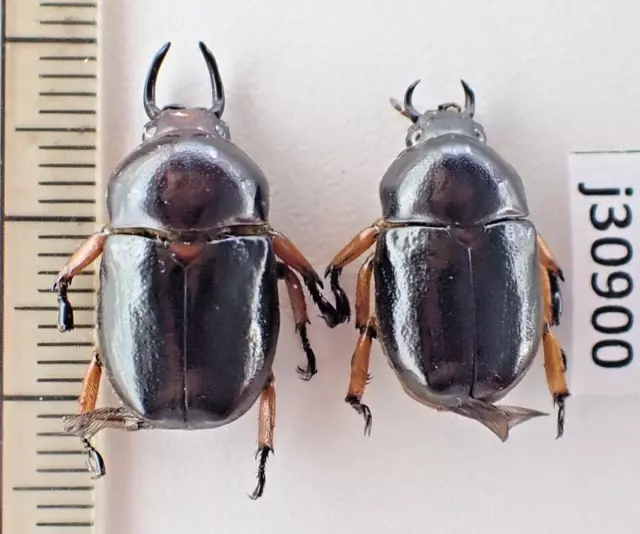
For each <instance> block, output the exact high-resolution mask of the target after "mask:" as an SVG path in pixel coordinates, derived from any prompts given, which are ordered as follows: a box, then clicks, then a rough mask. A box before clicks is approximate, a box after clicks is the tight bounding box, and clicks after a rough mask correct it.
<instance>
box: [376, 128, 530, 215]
mask: <svg viewBox="0 0 640 534" xmlns="http://www.w3.org/2000/svg"><path fill="white" fill-rule="evenodd" d="M380 200H381V203H382V213H383V216H384V218H385V219H386V220H387V221H391V222H405V223H410V222H412V223H423V224H432V225H449V224H451V225H457V226H471V225H479V224H486V223H489V222H492V221H495V220H498V219H505V218H514V217H526V216H527V215H528V214H529V209H528V206H527V200H526V196H525V192H524V187H523V184H522V180H521V179H520V177H519V176H518V174H517V172H516V171H515V169H513V167H511V165H509V164H508V163H507V162H506V161H504V160H503V159H502V157H501V156H500V155H499V154H497V153H496V152H495V151H494V150H493V149H492V148H491V147H489V146H487V145H486V144H484V143H481V142H480V141H477V140H475V139H473V138H471V137H468V136H463V135H460V134H445V135H441V136H438V137H436V138H433V139H430V140H428V141H426V142H424V143H421V144H418V145H416V146H415V147H413V148H408V149H407V150H405V151H404V152H402V153H401V154H400V155H399V156H398V158H397V159H396V160H395V161H394V162H393V163H392V164H391V166H390V167H389V169H388V170H387V172H386V173H385V175H384V176H383V178H382V181H381V183H380Z"/></svg>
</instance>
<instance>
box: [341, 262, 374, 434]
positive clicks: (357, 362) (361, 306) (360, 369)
mask: <svg viewBox="0 0 640 534" xmlns="http://www.w3.org/2000/svg"><path fill="white" fill-rule="evenodd" d="M373 258H374V254H371V255H369V257H368V258H367V259H366V260H365V262H364V263H363V264H362V267H360V270H359V271H358V281H357V286H356V328H357V329H358V330H359V331H360V336H359V337H358V341H357V344H356V348H355V351H354V352H353V356H352V357H351V378H350V380H349V390H348V392H347V396H346V397H345V399H344V400H345V402H347V403H349V404H350V405H351V406H352V407H353V409H354V410H356V411H357V412H358V413H359V414H360V415H361V416H362V417H364V421H365V427H364V432H365V434H366V435H369V434H370V433H371V410H370V409H369V407H368V406H367V405H366V404H362V402H361V401H362V396H363V395H364V390H365V388H366V386H367V384H368V383H369V381H370V379H371V377H370V375H369V359H370V356H371V343H372V340H373V339H375V338H376V336H377V331H376V330H377V329H376V318H375V316H374V315H371V312H370V300H371V295H370V293H371V277H372V275H373Z"/></svg>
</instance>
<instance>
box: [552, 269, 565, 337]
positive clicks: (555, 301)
mask: <svg viewBox="0 0 640 534" xmlns="http://www.w3.org/2000/svg"><path fill="white" fill-rule="evenodd" d="M560 274H561V272H560V273H555V272H553V271H549V285H550V289H551V325H552V326H558V325H559V324H560V317H561V315H562V293H561V292H560V284H559V283H558V279H560V280H562V279H563V278H562V277H561V276H560Z"/></svg>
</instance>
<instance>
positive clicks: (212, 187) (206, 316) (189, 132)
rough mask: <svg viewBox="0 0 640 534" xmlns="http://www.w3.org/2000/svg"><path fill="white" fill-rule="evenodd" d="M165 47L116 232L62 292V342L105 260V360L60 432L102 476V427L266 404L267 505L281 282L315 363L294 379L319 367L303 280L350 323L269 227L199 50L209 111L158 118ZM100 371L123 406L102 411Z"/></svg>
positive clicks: (85, 255)
mask: <svg viewBox="0 0 640 534" xmlns="http://www.w3.org/2000/svg"><path fill="white" fill-rule="evenodd" d="M169 46H170V43H167V44H165V45H164V46H163V47H162V48H161V49H160V51H159V52H158V53H157V54H156V56H155V57H154V59H153V62H152V65H151V67H150V70H149V72H148V75H147V80H146V84H145V92H144V107H145V110H146V112H147V115H148V116H149V119H150V121H149V122H148V123H147V124H146V126H145V128H144V134H143V139H142V143H141V144H140V145H139V146H138V147H137V148H136V149H135V150H134V151H133V152H132V153H131V154H130V155H129V156H127V157H126V158H125V159H124V160H123V161H122V162H121V163H120V164H119V166H118V167H117V168H116V169H115V171H114V172H113V174H112V175H111V177H110V180H109V183H108V190H107V196H106V202H107V207H108V214H109V221H110V222H109V224H108V225H107V226H106V227H104V228H103V229H102V230H101V231H99V232H97V233H95V234H94V235H93V236H91V237H90V238H89V239H88V240H87V241H86V242H85V243H84V244H83V245H82V246H81V247H80V248H79V249H78V250H77V252H76V253H75V254H74V255H73V256H72V257H71V258H70V259H69V261H68V262H67V264H66V265H65V266H64V267H63V269H62V270H61V271H60V273H59V274H58V277H57V280H56V282H55V284H54V291H56V292H57V294H58V302H59V318H58V323H59V325H58V326H59V329H60V330H61V331H63V332H66V331H69V330H71V329H73V310H72V308H71V305H70V303H69V301H68V298H67V291H68V288H69V285H70V284H71V281H72V279H73V277H74V276H75V275H77V274H78V273H79V272H80V271H81V270H82V269H84V268H85V267H86V266H88V265H89V264H90V263H91V262H93V261H94V260H95V259H97V258H98V256H100V255H102V259H101V262H100V287H99V292H98V306H97V327H98V340H99V349H98V348H97V349H96V350H95V351H94V354H93V358H92V360H91V363H90V364H89V368H88V370H87V372H86V374H85V378H84V382H83V386H82V393H81V395H80V398H79V413H78V414H76V415H73V416H69V417H66V418H65V419H64V422H63V424H64V429H65V431H66V432H68V433H70V434H73V435H77V436H79V437H80V438H81V439H82V441H83V443H84V447H85V450H86V452H87V454H88V466H89V470H90V472H91V474H92V476H93V477H94V478H98V477H100V476H102V475H104V473H105V467H104V462H103V459H102V457H101V456H100V454H99V453H98V452H97V451H96V450H95V449H94V448H93V446H92V445H91V444H90V442H89V439H90V438H91V437H92V436H94V435H95V434H96V433H97V432H98V431H100V430H101V429H103V428H120V429H125V430H140V429H150V428H158V429H206V428H214V427H219V426H221V425H225V424H228V423H231V422H232V421H234V420H236V419H237V418H239V417H241V416H242V415H244V414H245V413H246V412H247V411H248V410H249V409H250V408H251V407H252V406H253V405H254V403H255V402H256V401H257V400H258V398H260V406H259V449H258V453H257V457H258V458H259V470H258V484H257V487H256V489H255V491H254V493H253V494H252V495H251V496H252V498H257V497H259V496H261V495H262V492H263V490H264V485H265V468H266V461H267V457H268V455H269V453H270V452H271V451H272V450H273V432H274V425H275V389H274V375H273V372H272V364H273V361H274V355H275V351H276V345H277V340H278V333H279V328H280V311H279V300H278V281H279V280H284V282H285V284H286V287H287V289H288V293H289V297H290V299H291V304H292V308H293V315H294V317H295V326H296V331H297V332H298V334H299V336H300V339H301V342H302V347H303V349H304V352H305V353H306V357H307V367H306V369H302V368H300V367H299V368H298V372H299V373H300V374H301V376H302V378H303V379H306V380H308V379H310V378H311V377H312V376H313V375H314V374H315V373H316V361H315V356H314V353H313V351H312V349H311V346H310V344H309V340H308V337H307V326H306V325H307V323H309V319H308V316H307V310H306V303H305V296H304V293H303V291H302V285H301V283H300V280H299V278H298V276H297V275H296V274H295V273H294V270H295V271H297V272H298V273H299V274H300V275H301V276H302V279H303V280H304V283H305V285H306V287H307V289H308V290H309V292H310V294H311V296H312V298H313V300H314V302H315V304H316V305H317V306H318V308H319V310H320V311H321V313H322V316H323V317H324V320H325V321H326V323H327V324H328V325H329V326H335V325H336V324H338V323H340V322H342V321H343V320H344V318H343V316H342V315H341V314H340V313H339V312H338V311H337V310H336V308H334V307H333V306H332V305H331V304H329V302H328V301H327V300H326V299H325V298H324V297H323V296H322V294H321V292H320V288H321V287H322V282H321V279H320V277H319V276H318V274H317V273H316V272H315V271H314V269H313V268H312V266H311V265H310V264H309V262H308V261H307V260H306V258H305V257H304V256H303V255H302V254H301V253H300V252H299V251H298V249H297V248H296V247H295V246H294V245H293V243H291V241H289V240H288V239H287V238H286V237H285V236H284V235H283V234H281V233H279V232H276V231H274V230H273V229H272V228H271V227H270V225H269V223H268V214H269V184H268V182H267V179H266V177H265V176H264V174H263V173H262V171H261V170H260V169H259V168H258V167H257V165H256V164H255V163H254V162H253V161H252V160H251V159H250V158H249V156H247V155H246V154H245V153H244V152H242V151H241V150H240V149H239V148H238V147H236V146H235V145H234V144H233V143H232V142H231V140H230V135H229V129H228V127H227V125H226V124H225V123H224V122H223V121H222V119H221V116H222V113H223V111H224V107H225V95H224V88H223V84H222V81H221V78H220V73H219V70H218V66H217V64H216V61H215V59H214V57H213V55H212V53H211V52H210V50H209V49H208V48H207V47H206V46H205V45H204V44H203V43H200V49H201V52H202V54H203V56H204V59H205V61H206V64H207V68H208V70H209V75H210V79H211V84H212V92H213V105H212V107H211V108H209V109H204V108H186V107H184V106H180V105H170V106H166V107H164V108H163V109H159V108H158V107H157V105H156V103H155V83H156V78H157V75H158V71H159V69H160V66H161V64H162V62H163V60H164V58H165V56H166V54H167V52H168V50H169ZM343 306H344V303H343ZM347 306H348V303H347ZM103 366H104V369H105V371H106V374H107V377H108V379H109V381H110V383H111V385H112V387H113V388H114V390H115V392H116V393H117V395H118V397H119V398H120V400H121V401H122V406H120V407H117V408H115V407H107V408H97V409H96V407H95V405H96V398H97V393H98V386H99V381H100V377H101V374H102V368H103Z"/></svg>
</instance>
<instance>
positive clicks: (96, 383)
mask: <svg viewBox="0 0 640 534" xmlns="http://www.w3.org/2000/svg"><path fill="white" fill-rule="evenodd" d="M101 376H102V362H101V361H100V352H99V350H98V349H95V350H94V351H93V356H92V358H91V362H90V363H89V367H88V369H87V371H86V373H85V375H84V380H83V381H82V392H81V393H80V397H79V399H78V413H80V414H86V413H88V412H91V411H93V410H95V408H96V401H97V399H98V389H99V388H100V377H101ZM81 440H82V444H83V445H84V450H85V453H86V454H87V469H88V470H89V473H90V474H91V478H94V479H95V478H100V477H101V476H104V474H105V467H104V460H103V459H102V455H101V454H100V453H99V452H98V451H97V450H96V449H95V448H94V447H93V445H91V443H90V442H89V440H88V439H87V438H85V437H82V438H81Z"/></svg>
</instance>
